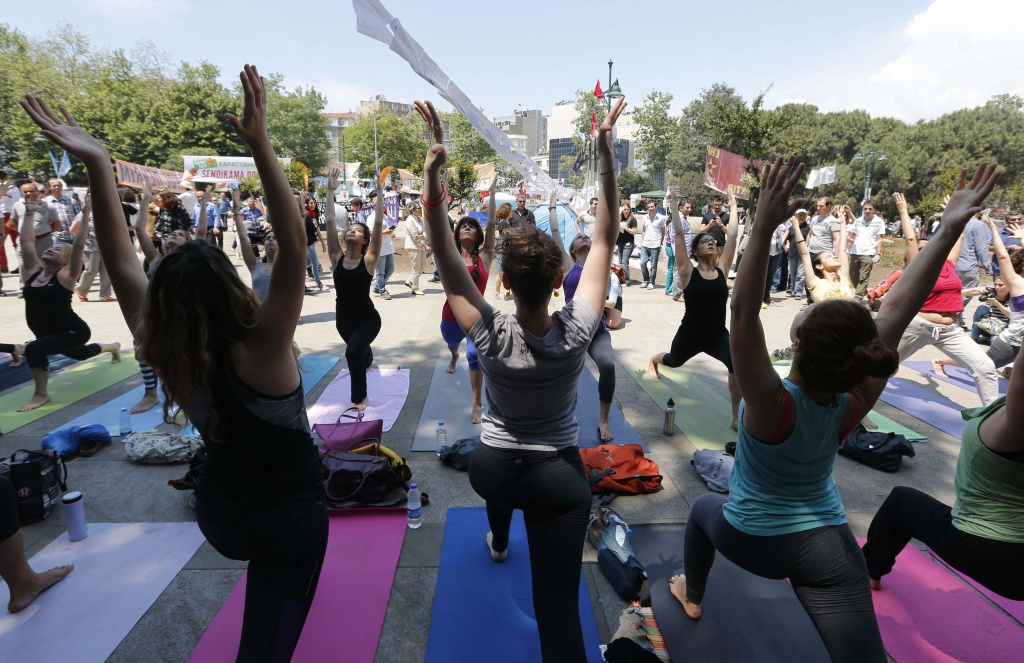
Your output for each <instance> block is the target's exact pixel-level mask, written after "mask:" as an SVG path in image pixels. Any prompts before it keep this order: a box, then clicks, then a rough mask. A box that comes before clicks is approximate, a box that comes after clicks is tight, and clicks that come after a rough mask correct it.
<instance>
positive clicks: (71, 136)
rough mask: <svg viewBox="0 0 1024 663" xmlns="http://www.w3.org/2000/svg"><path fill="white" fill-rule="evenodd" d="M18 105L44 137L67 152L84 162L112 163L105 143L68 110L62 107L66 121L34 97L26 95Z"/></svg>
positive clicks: (61, 110) (62, 113)
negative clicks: (79, 122)
mask: <svg viewBox="0 0 1024 663" xmlns="http://www.w3.org/2000/svg"><path fill="white" fill-rule="evenodd" d="M18 103H20V104H21V107H22V108H23V109H24V110H25V112H26V113H28V116H29V117H30V118H32V121H33V122H35V123H36V124H37V125H39V129H40V130H41V133H42V134H43V136H45V137H46V138H48V139H49V140H50V141H52V142H53V143H55V144H57V145H59V146H60V147H62V148H64V149H65V150H67V151H68V152H69V153H71V154H73V155H75V156H76V157H78V158H79V159H81V160H82V161H89V160H94V161H95V160H103V161H110V153H109V152H107V148H106V147H104V146H103V143H101V142H99V141H98V140H96V139H95V138H94V137H93V136H92V134H90V133H89V132H88V131H86V130H85V129H83V128H82V127H80V126H79V125H78V122H76V121H75V118H74V117H73V116H72V115H71V113H69V112H68V110H67V109H66V108H64V107H63V106H60V107H59V108H60V112H61V115H63V116H64V119H63V120H62V119H60V118H59V117H57V114H56V113H54V112H53V110H52V109H51V108H50V106H49V105H48V104H47V103H46V102H45V101H43V100H42V99H40V98H39V97H33V96H32V95H28V94H27V95H25V98H24V99H21V100H20V101H19V102H18Z"/></svg>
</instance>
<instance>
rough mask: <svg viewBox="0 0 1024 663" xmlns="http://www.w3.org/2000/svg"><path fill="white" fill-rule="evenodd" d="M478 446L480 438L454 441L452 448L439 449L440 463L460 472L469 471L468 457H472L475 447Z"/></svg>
mask: <svg viewBox="0 0 1024 663" xmlns="http://www.w3.org/2000/svg"><path fill="white" fill-rule="evenodd" d="M478 444H480V436H479V435H478V436H476V437H466V438H463V439H461V440H456V441H455V444H453V445H452V446H450V447H449V446H444V447H441V462H442V463H444V464H445V465H451V466H452V467H454V468H455V469H457V470H459V471H460V472H465V471H466V470H468V469H469V457H470V456H472V455H473V450H474V449H476V445H478Z"/></svg>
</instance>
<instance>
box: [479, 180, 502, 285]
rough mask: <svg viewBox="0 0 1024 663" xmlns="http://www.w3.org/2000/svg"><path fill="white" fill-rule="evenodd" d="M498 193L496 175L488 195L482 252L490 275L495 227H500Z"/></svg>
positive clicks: (485, 269) (486, 269)
mask: <svg viewBox="0 0 1024 663" xmlns="http://www.w3.org/2000/svg"><path fill="white" fill-rule="evenodd" d="M497 191H498V176H497V175H495V176H494V177H492V178H491V188H490V191H489V193H488V195H487V228H486V229H485V230H484V249H483V252H482V253H483V260H484V271H486V272H487V273H490V271H491V262H492V261H493V260H494V233H495V232H496V230H495V226H496V225H498V219H497V211H498V202H497V201H496V200H494V196H495V194H496V193H497Z"/></svg>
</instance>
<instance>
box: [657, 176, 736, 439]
mask: <svg viewBox="0 0 1024 663" xmlns="http://www.w3.org/2000/svg"><path fill="white" fill-rule="evenodd" d="M675 203H676V200H675V194H674V193H671V192H670V193H669V195H668V197H667V198H666V199H665V205H666V206H667V207H668V208H669V210H670V211H671V214H672V227H673V228H674V229H675V233H676V246H675V251H676V255H677V256H678V258H677V259H676V274H677V277H676V278H677V279H678V284H679V287H680V288H682V291H683V300H684V301H685V302H686V312H685V313H684V314H683V320H682V323H681V324H680V325H679V330H678V331H677V332H676V336H675V338H673V339H672V349H671V351H669V352H659V353H658V354H656V355H653V356H652V357H651V360H650V362H648V364H647V374H648V375H650V376H651V377H652V378H656V379H659V380H660V379H661V375H660V374H659V373H658V364H663V365H665V366H668V367H669V368H679V367H680V366H682V365H683V364H685V363H686V362H687V361H689V360H690V359H691V358H692V357H695V356H697V355H698V354H700V353H701V352H703V353H704V354H707V355H710V356H712V357H714V358H715V359H717V360H718V361H720V362H722V363H723V364H725V368H726V370H728V371H729V394H730V396H731V397H732V398H731V400H732V427H733V430H735V429H736V417H737V413H738V412H739V407H740V391H739V388H738V387H737V386H736V375H735V373H734V372H733V365H732V353H731V352H730V351H729V330H728V329H727V328H726V326H725V307H726V306H727V305H728V302H729V282H728V281H727V280H726V278H725V275H726V273H727V272H728V271H729V268H730V266H731V265H732V259H733V256H734V255H736V242H737V237H739V227H740V224H739V223H738V222H737V221H735V220H734V221H733V222H732V223H730V224H729V228H728V234H727V235H726V238H725V248H724V249H723V250H722V252H721V254H719V251H718V246H717V245H716V243H715V237H714V235H711V234H710V233H697V234H696V235H694V237H693V244H692V250H691V252H690V257H691V258H693V260H695V261H696V262H697V273H696V274H694V272H693V263H692V262H690V260H689V259H688V258H687V257H686V255H687V254H686V237H685V233H684V232H683V225H682V221H680V219H679V209H678V206H677V205H676V204H675ZM729 218H730V219H739V216H738V214H737V212H736V198H735V196H733V195H732V192H729Z"/></svg>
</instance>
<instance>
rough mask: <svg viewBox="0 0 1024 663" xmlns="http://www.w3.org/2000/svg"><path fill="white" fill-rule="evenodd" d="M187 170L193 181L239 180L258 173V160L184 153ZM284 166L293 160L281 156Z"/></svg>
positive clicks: (183, 157)
mask: <svg viewBox="0 0 1024 663" xmlns="http://www.w3.org/2000/svg"><path fill="white" fill-rule="evenodd" d="M181 158H182V159H184V160H185V170H186V171H187V172H188V173H190V175H191V177H189V179H190V180H192V181H193V182H237V181H239V180H244V179H245V178H246V177H249V176H250V175H255V174H256V162H255V161H253V158H252V157H209V156H191V155H186V154H183V155H182V156H181ZM278 161H280V162H281V165H282V166H285V167H287V166H288V164H290V163H291V162H292V160H291V159H290V158H279V159H278Z"/></svg>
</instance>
